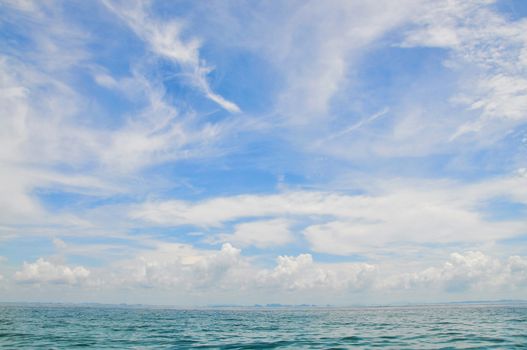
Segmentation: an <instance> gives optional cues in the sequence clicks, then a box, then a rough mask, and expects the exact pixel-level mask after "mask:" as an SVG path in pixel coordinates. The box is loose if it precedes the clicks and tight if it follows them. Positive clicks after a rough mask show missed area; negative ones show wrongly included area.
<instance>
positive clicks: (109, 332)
mask: <svg viewBox="0 0 527 350" xmlns="http://www.w3.org/2000/svg"><path fill="white" fill-rule="evenodd" d="M0 348H1V349H78V348H89V349H194V348H196V349H275V348H276V349H282V348H283V349H373V348H382V349H527V304H519V305H420V306H396V307H395V306H391V307H350V308H333V307H327V308H326V307H300V308H299V307H280V308H265V307H264V308H240V307H231V308H196V309H178V308H169V307H141V306H137V307H120V306H108V305H103V306H101V305H99V306H82V305H80V306H79V305H30V304H1V305H0Z"/></svg>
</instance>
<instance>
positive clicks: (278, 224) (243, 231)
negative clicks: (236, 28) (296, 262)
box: [218, 219, 294, 248]
mask: <svg viewBox="0 0 527 350" xmlns="http://www.w3.org/2000/svg"><path fill="white" fill-rule="evenodd" d="M289 225H290V222H288V221H286V220H283V219H274V220H261V221H251V222H245V223H241V224H238V225H236V226H235V227H234V232H233V233H230V234H222V235H219V236H218V239H219V240H220V241H222V242H230V243H233V244H234V245H236V246H239V247H246V246H255V247H259V248H266V247H272V246H280V245H284V244H287V243H291V242H292V241H293V240H294V237H293V235H292V233H291V232H290V230H289Z"/></svg>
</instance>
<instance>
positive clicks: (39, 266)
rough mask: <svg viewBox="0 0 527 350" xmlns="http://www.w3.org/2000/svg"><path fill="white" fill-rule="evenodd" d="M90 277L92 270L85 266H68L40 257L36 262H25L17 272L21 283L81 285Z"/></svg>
mask: <svg viewBox="0 0 527 350" xmlns="http://www.w3.org/2000/svg"><path fill="white" fill-rule="evenodd" d="M89 277H90V270H88V269H87V268H85V267H83V266H73V267H70V266H67V265H61V264H57V263H54V262H51V261H48V260H46V259H44V258H39V259H38V260H37V261H35V262H34V263H27V262H24V265H23V266H22V270H20V271H17V272H16V273H15V280H16V281H18V282H19V283H30V284H47V283H51V284H67V285H79V284H82V283H83V282H85V281H86V280H87V279H88V278H89Z"/></svg>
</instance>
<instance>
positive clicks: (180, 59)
mask: <svg viewBox="0 0 527 350" xmlns="http://www.w3.org/2000/svg"><path fill="white" fill-rule="evenodd" d="M104 4H105V5H106V6H107V7H108V8H109V9H111V10H112V11H113V12H114V13H116V14H117V15H118V16H119V17H120V18H121V19H123V20H124V21H125V22H126V23H127V25H128V26H130V28H131V29H132V30H133V31H134V32H135V33H136V35H138V36H139V37H140V38H142V39H143V40H144V41H145V42H146V43H147V44H148V45H149V46H150V48H151V50H152V51H153V52H154V53H156V54H158V55H160V56H162V57H165V58H168V59H170V60H172V61H173V62H175V63H177V64H179V65H180V66H181V67H182V68H183V70H184V72H185V74H187V75H188V77H189V78H190V81H191V83H192V84H193V85H194V86H195V87H196V88H198V89H200V90H201V91H202V92H203V93H204V94H205V96H207V97H208V98H209V99H210V100H212V101H214V102H216V103H217V104H218V105H220V106H221V107H222V108H224V109H226V110H228V111H230V112H240V108H239V107H238V106H237V105H236V104H235V103H233V102H231V101H227V100H226V99H224V98H223V97H222V96H220V95H218V94H216V93H214V92H213V91H212V89H211V88H210V86H209V83H208V82H207V74H208V73H209V72H210V71H211V70H212V68H211V67H207V66H206V65H204V61H203V60H202V59H201V58H200V56H199V47H200V42H199V40H197V39H195V38H194V39H189V40H186V41H185V40H183V39H182V38H181V36H182V35H181V34H182V29H183V23H182V22H180V21H176V20H171V21H168V22H163V21H162V20H160V19H156V18H154V17H153V16H152V15H151V13H150V11H149V10H148V9H147V7H148V6H147V3H146V2H145V1H130V2H126V3H125V4H122V3H120V4H117V3H116V2H114V1H104Z"/></svg>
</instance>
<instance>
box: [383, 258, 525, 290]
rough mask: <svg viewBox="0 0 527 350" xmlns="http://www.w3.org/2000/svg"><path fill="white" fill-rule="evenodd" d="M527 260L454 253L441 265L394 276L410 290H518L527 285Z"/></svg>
mask: <svg viewBox="0 0 527 350" xmlns="http://www.w3.org/2000/svg"><path fill="white" fill-rule="evenodd" d="M526 274H527V260H526V259H525V258H522V257H520V256H511V257H509V258H508V259H507V260H505V261H501V260H500V259H497V258H494V257H492V256H489V255H485V254H483V253H482V252H479V251H468V252H465V253H452V254H451V255H450V259H449V260H448V261H446V262H445V263H444V264H443V265H442V266H440V267H430V268H427V269H425V270H423V271H421V272H417V273H401V274H400V275H399V276H397V277H396V278H395V279H393V278H392V279H391V283H393V284H394V285H395V286H397V287H403V288H406V289H419V288H432V289H434V290H437V289H439V290H444V291H447V292H451V293H460V292H466V291H470V290H485V289H489V288H490V289H493V290H495V289H514V288H522V287H524V286H525V285H526V282H527V279H526V276H527V275H526Z"/></svg>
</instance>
